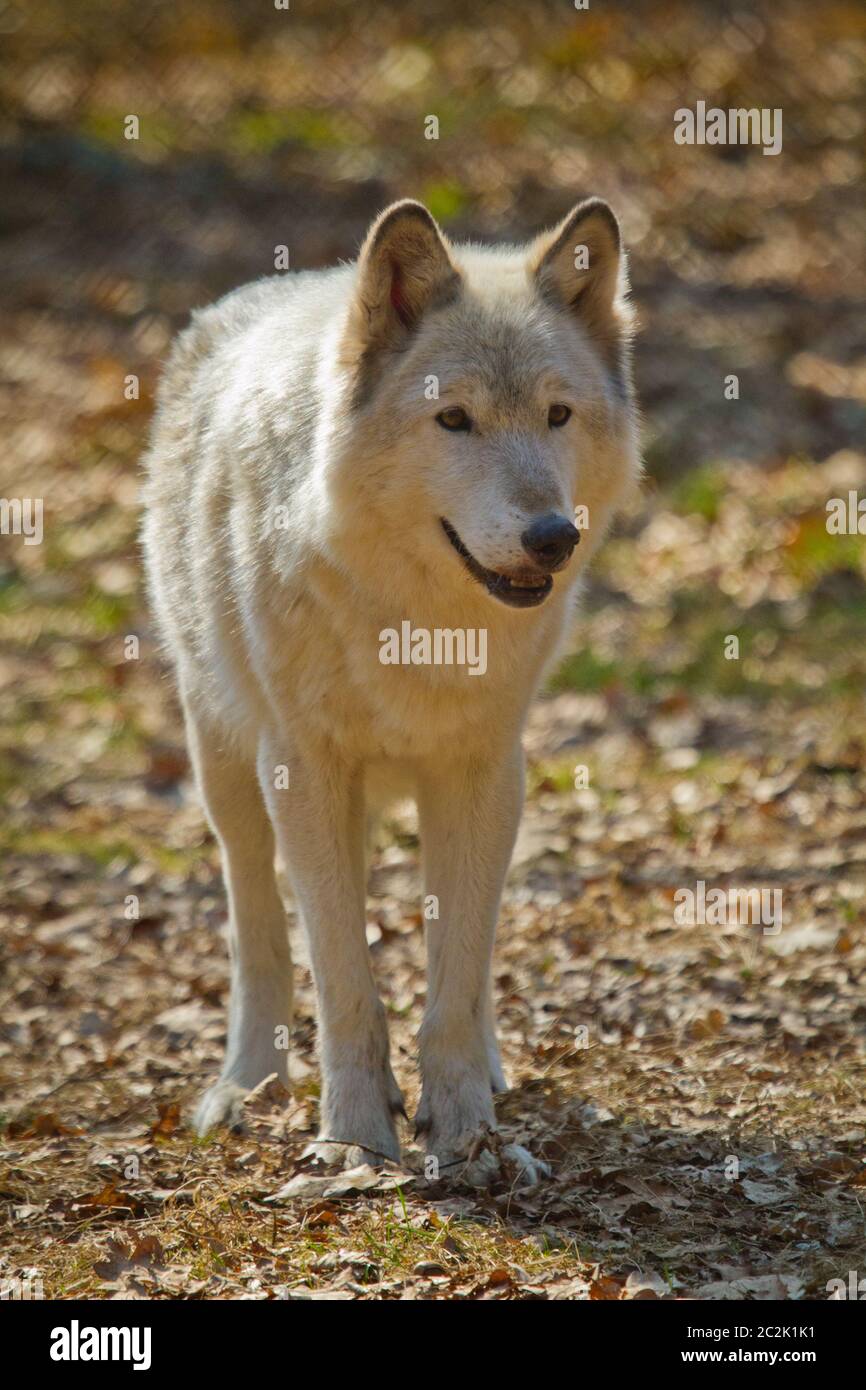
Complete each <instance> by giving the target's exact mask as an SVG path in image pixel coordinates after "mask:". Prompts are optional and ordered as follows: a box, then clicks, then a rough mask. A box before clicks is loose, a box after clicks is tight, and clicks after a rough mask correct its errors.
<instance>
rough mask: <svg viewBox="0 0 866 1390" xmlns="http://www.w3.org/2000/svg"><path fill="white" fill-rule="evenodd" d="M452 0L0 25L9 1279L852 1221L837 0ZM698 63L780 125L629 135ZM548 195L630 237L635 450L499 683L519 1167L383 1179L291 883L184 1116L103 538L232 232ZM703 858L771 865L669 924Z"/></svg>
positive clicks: (1, 682)
mask: <svg viewBox="0 0 866 1390" xmlns="http://www.w3.org/2000/svg"><path fill="white" fill-rule="evenodd" d="M459 10H460V7H457V6H455V5H452V4H446V3H444V0H443V3H429V4H425V5H424V6H423V7H421V6H417V7H416V6H414V5H408V6H407V7H406V8H405V9H401V10H400V12H399V13H393V12H390V11H388V10H386V8H385V7H381V6H374V7H372V9H369V8H368V9H363V8H361V7H357V6H354V5H351V6H350V5H348V4H341V3H336V4H332V5H329V6H328V7H327V14H326V12H325V7H322V6H318V5H314V6H312V7H311V8H309V7H308V9H307V11H306V12H304V13H303V14H295V13H294V12H290V14H291V18H288V19H287V18H285V17H284V16H282V15H278V14H275V15H274V16H270V15H269V16H266V17H264V18H263V17H261V16H258V17H256V18H255V19H252V18H250V16H249V11H248V10H245V9H244V7H241V6H235V5H233V4H230V3H221V4H207V5H205V4H203V3H202V4H199V3H192V4H190V5H188V6H186V7H180V9H178V7H175V6H168V5H162V4H151V5H144V6H137V7H131V6H126V5H124V4H118V5H116V6H114V7H112V8H110V9H109V11H108V12H106V11H104V10H103V7H101V6H98V5H96V4H95V3H94V4H90V3H85V4H82V5H81V6H78V7H76V17H75V19H74V20H71V19H70V17H69V15H68V14H67V13H66V11H65V10H64V9H63V8H62V7H60V6H59V5H57V6H55V5H53V4H52V3H48V4H46V5H45V6H41V7H40V9H39V12H38V14H35V15H33V16H27V18H26V20H24V21H22V24H21V26H20V27H19V28H18V29H17V30H15V32H14V33H13V34H12V35H11V37H10V39H9V43H8V44H7V45H6V57H5V60H4V62H5V66H4V68H3V70H2V72H0V118H2V142H0V170H2V177H3V181H4V186H5V187H8V189H9V191H10V196H9V197H8V199H7V198H5V197H4V200H3V212H2V215H0V235H2V239H3V248H4V254H3V257H2V265H3V270H2V278H0V305H2V311H3V317H4V323H5V328H6V331H5V332H4V334H3V339H2V345H0V403H2V409H3V416H4V421H5V425H4V433H5V445H6V447H5V449H4V451H3V455H2V457H0V495H2V496H3V497H6V498H9V497H19V496H22V495H24V496H33V497H42V498H44V506H45V535H44V540H43V542H42V544H40V545H27V544H25V543H24V540H23V538H21V537H16V536H11V537H7V536H5V535H3V536H2V537H0V794H2V797H3V802H4V816H3V820H2V826H0V854H2V882H0V944H2V976H0V1000H2V1007H0V1018H2V1023H0V1084H2V1097H3V1099H2V1125H3V1129H2V1140H0V1200H2V1204H3V1210H4V1213H5V1214H4V1217H3V1220H4V1227H3V1238H2V1244H0V1278H8V1277H16V1276H17V1277H22V1276H26V1272H27V1271H33V1274H32V1276H31V1277H33V1278H38V1279H39V1280H41V1281H42V1287H43V1289H44V1293H45V1296H46V1297H55V1298H65V1297H89V1298H91V1297H92V1298H112V1297H115V1298H117V1297H141V1298H239V1297H240V1298H256V1299H264V1298H292V1299H295V1298H312V1299H318V1298H326V1299H345V1300H352V1299H414V1298H421V1299H430V1298H433V1299H547V1298H552V1299H563V1298H567V1299H584V1298H591V1299H627V1298H634V1297H642V1298H670V1297H680V1298H682V1297H690V1298H779V1297H783V1298H803V1297H819V1298H820V1297H826V1296H827V1293H826V1286H827V1283H828V1281H829V1280H830V1279H833V1278H843V1279H846V1278H847V1276H848V1271H849V1270H858V1269H859V1271H860V1272H861V1273H862V1272H863V1271H864V1268H866V1265H864V1261H866V1222H864V1197H866V1097H864V1086H866V1065H864V1063H866V725H864V714H866V699H864V675H866V645H864V639H866V545H864V538H863V536H862V535H859V534H851V535H834V534H831V533H830V532H828V530H827V526H826V520H827V512H826V504H827V502H828V500H829V499H832V498H836V497H841V498H847V496H848V494H849V491H854V492H855V493H858V490H859V495H861V496H862V495H864V494H866V453H864V451H863V444H862V440H863V426H864V423H866V337H864V329H863V323H864V305H866V272H864V265H863V259H862V241H863V231H864V222H866V217H864V213H863V205H862V189H860V188H859V187H858V184H859V183H861V182H862V148H861V146H862V96H863V89H864V86H866V77H864V73H866V18H864V13H863V11H862V9H860V8H858V7H856V6H853V5H849V4H842V3H830V4H828V5H823V6H820V7H818V6H814V7H813V6H811V5H807V4H805V3H803V4H801V3H791V2H790V0H789V2H788V3H780V4H778V5H773V6H772V7H770V6H763V7H762V6H749V5H746V4H743V5H738V6H736V7H730V8H729V7H728V6H726V5H709V4H707V5H686V4H662V3H649V0H647V3H645V4H637V5H634V6H629V7H628V12H627V13H626V11H625V10H613V9H606V10H605V11H604V12H602V11H601V9H599V11H598V13H596V12H595V7H593V10H592V12H591V13H590V14H588V15H577V14H575V13H574V12H573V11H571V10H569V9H568V7H565V9H564V10H563V7H561V6H553V5H546V4H539V5H537V6H532V5H520V6H510V5H499V4H497V5H490V6H488V7H486V9H484V10H482V11H479V12H478V13H477V14H473V16H472V17H471V18H470V19H468V20H467V19H466V18H465V17H462V16H461V15H460V12H459ZM819 52H820V54H821V62H820V63H817V62H813V61H811V55H813V54H816V53H819ZM698 97H709V98H710V99H713V100H715V99H716V98H718V100H719V104H721V105H727V104H729V103H731V104H736V105H752V104H756V103H758V104H760V105H768V106H771V107H779V108H781V109H783V110H784V119H785V145H784V150H783V152H782V154H781V155H780V156H778V157H775V158H768V157H764V156H762V154H761V152H760V150H756V149H743V148H722V149H721V150H713V151H710V150H708V149H706V148H704V149H698V148H684V147H680V146H677V145H676V144H675V143H674V142H673V139H672V136H671V129H672V113H673V111H674V110H675V109H676V108H677V107H679V106H682V105H691V104H693V103H694V100H695V99H696V98H698ZM130 112H133V113H138V114H139V116H140V120H141V135H140V140H139V141H138V142H131V141H126V140H125V139H124V136H123V121H124V118H125V116H126V115H127V114H128V113H130ZM431 112H433V113H438V115H439V118H440V122H441V136H440V139H439V140H438V141H436V142H432V141H429V142H428V141H425V140H424V138H423V134H422V132H423V128H424V118H425V117H426V115H427V114H428V113H431ZM590 192H597V193H600V194H602V195H604V196H606V197H608V198H609V199H610V201H611V202H612V203H613V205H614V206H615V207H616V208H617V210H618V211H619V212H620V214H621V216H622V221H623V226H624V230H625V235H626V239H627V241H628V243H629V245H630V248H631V265H632V272H633V281H634V287H635V300H636V303H637V306H638V308H639V312H640V317H641V324H642V332H641V338H640V341H639V345H638V349H637V355H636V374H637V384H638V393H639V396H640V399H641V402H642V406H643V411H644V415H645V432H644V438H645V454H646V460H647V482H646V487H645V489H644V494H643V497H642V499H641V501H640V503H639V504H638V505H636V507H635V509H634V510H633V512H632V513H631V514H630V515H629V516H628V517H626V518H625V519H624V520H623V522H622V523H621V524H620V525H619V527H618V529H617V531H616V533H615V534H614V535H613V537H612V538H611V540H610V542H609V544H608V545H607V547H606V548H605V550H604V552H603V554H602V555H601V556H600V558H599V560H598V562H597V563H596V565H595V567H594V571H593V577H592V581H591V583H590V585H589V586H588V589H587V594H586V602H585V605H584V610H583V613H582V616H581V618H580V621H579V623H578V625H577V628H576V632H575V642H574V655H573V656H571V657H569V658H568V659H567V660H566V661H565V663H564V664H563V666H562V667H561V669H560V671H559V672H558V673H557V675H556V677H555V678H554V680H553V681H552V683H551V685H550V687H549V689H547V690H546V691H545V692H544V693H543V695H542V697H541V698H540V699H539V700H538V702H537V704H536V707H535V709H534V711H533V715H532V719H531V723H530V727H529V730H528V733H527V739H526V745H527V755H528V763H529V795H528V801H527V809H526V814H525V818H524V824H523V828H522V831H521V835H520V839H519V842H518V847H517V851H516V854H515V859H514V864H513V867H512V872H511V875H510V878H509V885H508V890H507V893H506V897H505V901H504V904H503V910H502V916H501V925H500V932H499V938H498V946H497V952H496V961H495V979H496V992H497V999H498V1014H499V1023H500V1031H501V1037H502V1043H503V1053H504V1060H505V1064H506V1069H507V1070H508V1072H509V1075H510V1078H511V1080H512V1082H513V1089H512V1090H511V1092H510V1093H509V1094H508V1095H506V1096H504V1097H502V1098H500V1100H499V1102H498V1114H499V1119H500V1122H501V1127H502V1130H503V1131H504V1132H505V1133H506V1134H510V1133H515V1134H517V1133H522V1134H523V1135H527V1136H528V1142H529V1145H530V1147H531V1148H533V1149H534V1150H535V1151H536V1152H537V1153H540V1154H541V1155H543V1156H544V1157H545V1158H546V1159H547V1160H548V1162H549V1163H550V1165H551V1169H552V1176H551V1177H550V1179H549V1180H547V1181H545V1182H543V1183H542V1184H540V1185H539V1186H538V1187H536V1188H533V1189H521V1188H520V1187H519V1186H518V1185H517V1183H516V1181H515V1175H514V1174H513V1173H511V1172H509V1170H508V1165H507V1163H503V1165H502V1169H501V1177H500V1180H499V1181H498V1183H496V1184H494V1186H493V1187H492V1188H491V1189H490V1190H485V1191H475V1190H472V1189H469V1188H465V1187H461V1186H460V1184H459V1183H456V1182H454V1181H453V1180H452V1179H449V1178H448V1177H447V1176H446V1177H445V1178H443V1179H441V1180H440V1181H438V1182H435V1183H431V1182H428V1181H427V1180H426V1179H425V1177H424V1176H423V1173H422V1172H421V1167H420V1155H419V1154H418V1153H417V1152H416V1151H415V1150H414V1149H413V1146H412V1135H411V1128H410V1127H407V1129H406V1131H405V1134H404V1139H405V1155H404V1163H403V1164H402V1165H401V1166H400V1167H399V1168H397V1167H395V1166H394V1165H390V1166H386V1168H385V1169H384V1170H382V1171H380V1172H373V1171H372V1170H360V1171H356V1172H354V1173H349V1174H334V1173H331V1174H328V1173H321V1172H316V1171H313V1170H312V1169H311V1166H310V1164H309V1162H307V1161H306V1160H302V1158H301V1154H302V1151H303V1149H304V1147H305V1144H306V1143H307V1142H308V1141H309V1139H310V1137H311V1135H312V1134H313V1133H314V1131H315V1126H316V1112H317V1097H318V1084H319V1083H318V1071H317V1066H316V1058H315V1031H316V1030H315V1016H314V1001H313V996H312V990H311V982H310V976H309V971H308V969H307V966H306V963H305V962H306V958H305V951H304V944H303V941H302V939H301V938H300V933H299V932H297V931H296V930H295V928H294V922H293V947H294V949H295V954H296V959H297V960H298V961H299V965H298V972H297V973H298V1003H297V1015H296V1020H295V1029H294V1036H293V1040H292V1045H293V1064H292V1065H293V1083H294V1084H293V1093H292V1096H291V1098H290V1099H289V1098H287V1097H285V1096H283V1095H280V1094H278V1093H277V1091H276V1089H275V1088H273V1087H269V1088H265V1089H264V1090H263V1091H262V1092H261V1093H260V1094H257V1095H256V1096H255V1097H254V1098H253V1099H252V1101H251V1103H250V1105H249V1107H248V1109H249V1115H248V1123H247V1128H246V1132H245V1133H243V1134H237V1135H235V1134H231V1135H217V1136H212V1137H210V1138H209V1139H207V1140H199V1139H196V1138H195V1137H194V1136H193V1135H192V1133H191V1131H190V1130H189V1128H188V1127H187V1126H188V1120H189V1116H190V1113H191V1107H192V1105H193V1103H194V1101H195V1099H196V1097H197V1095H198V1093H199V1092H200V1090H201V1089H202V1088H203V1086H204V1085H205V1084H207V1082H208V1081H209V1080H211V1079H212V1078H213V1076H214V1075H215V1073H216V1070H217V1067H218V1065H219V1059H220V1054H221V1048H222V1043H223V1038H224V1034H225V1008H226V1001H227V960H226V950H225V943H224V939H223V934H222V927H223V924H224V901H223V894H222V888H221V883H220V875H219V867H218V860H217V854H216V850H215V846H214V843H213V840H212V838H211V836H210V835H209V833H208V831H207V829H206V826H205V824H204V822H203V819H202V815H201V812H200V809H199V807H198V805H197V802H196V798H195V795H194V792H193V789H192V787H191V785H190V782H189V776H188V765H187V761H186V755H185V751H184V741H183V732H182V727H181V724H180V720H179V711H178V706H177V703H176V700H175V697H174V694H173V690H172V685H171V681H170V679H169V678H168V675H167V672H166V670H165V667H164V665H163V664H162V662H161V659H160V657H159V654H158V652H157V651H156V649H155V647H154V644H153V636H152V628H151V623H150V619H149V616H148V613H147V611H146V607H145V605H144V601H143V595H142V591H141V585H140V567H139V560H138V552H137V542H136V535H137V527H138V509H137V493H138V481H139V480H138V460H139V457H140V453H141V449H142V446H143V442H144V440H145V437H146V430H147V424H148V419H149V414H150V409H151V405H152V393H153V388H154V384H155V381H156V379H157V375H158V370H159V363H160V361H161V359H162V357H163V355H164V353H165V350H166V348H167V345H168V343H169V342H170V339H171V337H172V335H173V333H174V332H175V331H177V329H178V328H179V327H180V326H182V324H183V323H184V321H185V319H186V316H187V315H188V312H189V310H190V308H192V307H194V306H195V305H196V304H201V303H205V302H208V301H209V300H210V299H212V298H214V297H215V296H216V295H218V294H220V293H222V292H223V291H224V290H226V289H228V288H230V287H231V286H233V285H236V284H239V283H242V282H243V281H244V280H247V279H250V278H252V277H254V276H256V275H260V274H264V273H268V272H269V270H271V269H272V266H273V248H274V246H276V245H279V244H283V243H285V244H287V245H288V246H289V248H290V255H291V264H292V266H294V267H301V266H308V265H321V264H327V263H329V262H331V261H334V260H336V259H338V258H340V257H344V258H347V257H350V256H351V255H353V254H354V252H355V250H356V248H357V245H358V243H359V240H360V238H361V237H362V235H363V232H364V230H365V227H366V225H367V223H368V221H369V219H370V218H371V217H372V216H373V215H374V214H375V213H376V212H377V211H378V210H379V209H380V208H381V207H382V206H383V205H384V204H385V203H386V202H387V201H388V200H389V199H390V198H393V197H398V196H402V195H412V196H420V197H423V198H425V199H426V200H427V201H428V203H429V204H430V206H431V207H432V208H433V209H434V211H435V212H436V213H437V215H438V216H439V217H440V218H441V219H442V221H443V223H444V225H445V226H446V228H447V230H448V231H449V232H450V233H451V234H452V235H454V236H456V237H460V236H466V235H472V236H478V237H482V238H483V237H486V236H502V237H507V238H509V239H511V238H514V239H518V238H520V237H523V236H526V235H529V234H530V233H532V232H534V231H536V230H538V229H539V228H540V227H541V226H542V225H544V224H545V223H546V222H549V221H553V220H554V219H556V218H557V217H559V216H560V215H561V214H562V213H564V212H565V211H566V210H567V209H568V207H569V206H570V205H571V203H572V202H573V201H574V200H575V198H576V197H578V196H580V195H582V194H585V193H590ZM858 253H859V254H858ZM730 373H735V374H737V376H738V379H739V396H738V398H737V399H727V398H726V396H725V390H724V385H725V377H726V376H727V375H728V374H730ZM130 374H132V375H134V376H136V377H137V378H138V380H139V384H140V391H139V396H138V399H132V400H130V399H127V398H126V396H125V383H126V380H127V378H128V376H129V375H130ZM130 636H135V637H137V638H138V639H139V643H140V646H139V649H138V652H137V654H136V653H135V650H134V648H130V644H129V642H128V638H129V637H130ZM731 637H736V638H737V639H738V642H739V649H738V653H737V654H734V655H732V654H731V651H732V649H731V644H730V641H729V639H730V638H731ZM131 653H132V655H131V656H130V654H131ZM417 866H418V846H417V837H416V832H415V825H414V821H413V816H412V811H411V808H408V807H400V808H397V810H396V811H395V814H394V818H393V820H392V821H391V822H389V824H388V825H387V826H386V827H385V830H384V832H383V835H382V839H381V843H380V845H379V847H378V849H377V852H376V855H375V859H374V865H373V872H372V880H371V895H370V899H369V907H368V938H369V942H370V950H371V953H372V958H373V961H374V967H375V970H376V974H377V978H378V981H379V984H380V987H381V991H382V995H383V998H384V1000H385V1002H386V1006H387V1010H388V1015H389V1021H390V1029H391V1037H392V1051H393V1060H394V1067H395V1072H396V1075H397V1079H398V1081H399V1082H400V1083H401V1085H402V1086H403V1089H404V1094H405V1095H406V1098H407V1108H408V1109H409V1113H410V1114H411V1113H412V1109H413V1106H414V1103H415V1102H416V1101H417V1083H416V1073H415V1065H414V1056H415V1045H414V1037H415V1034H416V1032H417V1028H418V1025H419V1021H420V1015H421V1010H422V1008H423V1002H424V992H425V978H424V962H423V939H422V936H423V933H422V927H421V914H420V884H419V880H418V874H417ZM701 882H702V883H704V884H705V885H706V888H707V890H708V891H710V890H712V889H717V888H723V889H729V888H731V889H739V890H742V889H750V888H757V889H762V890H764V891H765V892H767V893H770V894H771V893H773V892H775V891H778V892H779V893H781V900H780V901H781V904H782V923H781V929H780V930H778V931H777V930H775V928H773V927H770V929H767V926H766V925H764V926H762V925H760V924H758V925H748V924H742V925H741V924H738V923H737V922H728V923H727V924H724V925H715V924H708V925H688V924H684V923H683V922H681V921H680V920H679V914H677V913H676V908H677V903H678V901H679V898H678V897H677V896H676V895H678V894H680V893H681V892H682V891H683V890H684V889H696V886H697V885H698V884H699V883H701Z"/></svg>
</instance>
